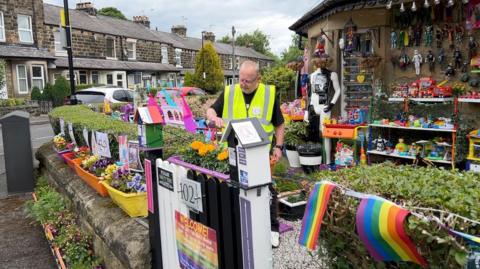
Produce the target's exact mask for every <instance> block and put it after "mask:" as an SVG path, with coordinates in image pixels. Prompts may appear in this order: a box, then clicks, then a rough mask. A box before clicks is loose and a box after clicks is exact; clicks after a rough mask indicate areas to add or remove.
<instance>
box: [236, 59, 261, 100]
mask: <svg viewBox="0 0 480 269" xmlns="http://www.w3.org/2000/svg"><path fill="white" fill-rule="evenodd" d="M239 80H240V88H242V91H243V92H244V93H252V92H254V91H255V90H256V89H257V87H258V83H259V81H260V68H259V66H258V63H256V62H254V61H250V60H246V61H244V62H243V63H242V64H241V65H240V74H239Z"/></svg>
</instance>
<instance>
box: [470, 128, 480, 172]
mask: <svg viewBox="0 0 480 269" xmlns="http://www.w3.org/2000/svg"><path fill="white" fill-rule="evenodd" d="M467 137H468V139H469V147H468V156H467V170H469V171H473V172H475V173H480V129H477V130H474V131H472V132H470V133H469V134H468V136H467Z"/></svg>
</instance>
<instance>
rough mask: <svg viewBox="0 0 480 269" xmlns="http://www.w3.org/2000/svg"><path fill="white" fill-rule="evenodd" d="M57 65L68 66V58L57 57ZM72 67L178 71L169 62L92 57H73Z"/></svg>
mask: <svg viewBox="0 0 480 269" xmlns="http://www.w3.org/2000/svg"><path fill="white" fill-rule="evenodd" d="M55 65H56V66H57V67H64V68H68V58H66V57H57V58H56V60H55ZM73 67H74V68H79V69H95V70H125V71H130V70H134V71H171V72H175V71H180V70H179V69H178V68H175V67H174V66H173V65H171V64H161V63H149V62H132V61H128V62H127V61H116V60H105V59H92V58H73Z"/></svg>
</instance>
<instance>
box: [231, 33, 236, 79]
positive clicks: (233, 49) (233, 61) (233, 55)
mask: <svg viewBox="0 0 480 269" xmlns="http://www.w3.org/2000/svg"><path fill="white" fill-rule="evenodd" d="M235 33H236V31H235V26H232V67H233V70H232V71H233V76H232V82H233V84H235V72H236V70H237V61H236V57H235Z"/></svg>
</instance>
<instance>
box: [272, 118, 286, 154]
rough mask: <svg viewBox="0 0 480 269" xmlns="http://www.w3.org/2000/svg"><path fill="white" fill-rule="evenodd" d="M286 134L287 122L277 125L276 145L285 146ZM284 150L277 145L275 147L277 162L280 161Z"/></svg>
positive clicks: (274, 152)
mask: <svg viewBox="0 0 480 269" xmlns="http://www.w3.org/2000/svg"><path fill="white" fill-rule="evenodd" d="M284 135H285V123H282V124H280V125H278V126H276V127H275V141H276V142H275V143H276V145H282V146H283V137H284ZM282 154H283V153H282V150H281V149H280V148H277V147H275V148H274V149H273V155H272V157H273V159H274V160H275V162H278V161H279V160H280V159H281V158H282Z"/></svg>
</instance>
